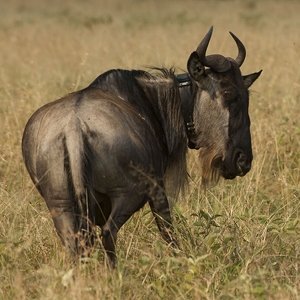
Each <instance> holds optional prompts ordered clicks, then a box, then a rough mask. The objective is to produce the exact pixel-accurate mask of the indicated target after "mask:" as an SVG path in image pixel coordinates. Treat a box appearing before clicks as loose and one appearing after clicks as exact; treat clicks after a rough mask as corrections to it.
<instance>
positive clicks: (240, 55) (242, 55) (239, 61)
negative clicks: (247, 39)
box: [229, 31, 246, 67]
mask: <svg viewBox="0 0 300 300" xmlns="http://www.w3.org/2000/svg"><path fill="white" fill-rule="evenodd" d="M229 33H230V35H231V36H232V37H233V39H234V41H235V42H236V45H237V47H238V49H239V53H238V56H237V58H236V59H235V61H236V62H237V64H238V65H239V67H240V66H241V65H242V64H243V62H244V60H245V58H246V48H245V46H244V45H243V43H242V42H241V41H240V40H239V39H238V38H237V37H236V36H235V35H234V34H233V33H232V32H231V31H229Z"/></svg>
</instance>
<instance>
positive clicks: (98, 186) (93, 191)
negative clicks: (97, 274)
mask: <svg viewBox="0 0 300 300" xmlns="http://www.w3.org/2000/svg"><path fill="white" fill-rule="evenodd" d="M211 35H212V28H211V29H210V30H209V32H208V33H207V34H206V36H205V37H204V39H203V40H202V41H201V43H200V45H199V47H198V48H197V50H196V51H194V52H192V53H191V55H190V57H189V59H188V63H187V69H188V72H187V73H185V74H180V75H176V74H175V73H174V72H173V71H172V70H169V71H168V70H165V69H160V70H157V74H156V75H155V74H151V73H149V72H145V71H136V70H133V71H128V70H110V71H108V72H106V73H104V74H102V75H100V76H99V77H98V78H97V79H96V80H95V81H94V82H93V83H92V84H91V85H90V86H88V87H87V88H85V89H83V90H80V91H78V92H75V93H72V94H69V95H68V96H66V97H64V98H62V99H59V100H57V101H54V102H51V103H49V104H47V105H45V106H43V107H41V108H40V109H38V110H37V111H36V112H35V113H34V114H33V115H32V117H31V118H30V120H29V121H28V123H27V125H26V128H25V131H24V136H23V141H22V149H23V157H24V161H25V164H26V167H27V170H28V172H29V174H30V176H31V178H32V180H33V182H34V184H35V186H36V187H37V189H38V190H39V192H40V194H41V195H42V197H43V198H44V199H45V201H46V203H47V206H48V208H49V210H50V212H51V215H52V218H53V221H54V225H55V227H56V230H57V232H58V234H59V236H60V238H61V240H62V242H63V243H64V245H65V246H66V247H67V248H68V249H69V250H70V251H71V252H72V253H74V254H81V253H83V251H84V250H86V249H88V248H89V246H91V245H92V244H93V234H94V233H93V227H94V226H99V227H100V228H101V230H102V241H103V245H104V248H105V250H106V253H107V257H108V261H109V263H110V264H111V265H114V264H115V260H116V256H115V243H116V237H117V232H118V230H119V229H120V227H121V226H122V225H123V224H124V223H125V222H126V221H127V220H128V219H129V218H130V217H131V216H132V214H133V213H134V212H136V211H137V210H138V209H140V208H141V207H143V206H144V204H145V203H146V202H148V203H149V204H150V207H151V210H152V212H153V214H154V216H155V219H156V222H157V225H158V227H159V230H160V232H161V234H162V236H163V238H164V239H165V240H166V241H167V243H170V244H171V245H173V246H176V245H177V243H176V240H175V238H174V237H173V232H172V223H171V216H170V210H169V204H168V200H167V196H166V192H165V186H166V184H168V185H171V187H172V188H171V190H172V191H173V192H174V195H177V194H178V192H179V191H180V189H182V188H183V187H184V185H185V183H186V178H187V170H186V153H187V149H188V147H190V148H192V149H196V150H199V154H200V161H201V170H202V176H203V183H207V182H209V181H211V180H216V179H217V178H218V177H219V176H220V175H221V176H223V177H224V178H226V179H232V178H234V177H236V176H243V175H245V174H246V173H247V172H248V171H249V170H250V168H251V161H252V149H251V136H250V119H249V115H248V98H249V97H248V96H249V95H248V88H249V86H250V85H251V84H252V83H253V82H254V81H255V80H256V79H257V78H258V76H259V75H260V72H258V73H253V74H250V75H247V76H242V75H241V72H240V69H239V67H240V66H241V64H242V63H243V61H244V58H245V55H246V50H245V47H244V46H243V44H242V43H241V42H240V41H239V39H238V38H237V37H236V36H234V35H233V34H231V35H232V36H233V38H234V40H235V42H236V44H237V46H238V50H239V54H238V56H237V58H236V59H231V58H225V57H223V56H222V55H208V56H206V54H205V53H206V49H207V47H208V44H209V41H210V38H211Z"/></svg>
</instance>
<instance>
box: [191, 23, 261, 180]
mask: <svg viewBox="0 0 300 300" xmlns="http://www.w3.org/2000/svg"><path fill="white" fill-rule="evenodd" d="M230 34H231V36H232V37H233V39H234V40H235V42H236V44H237V47H238V56H237V58H236V59H232V58H225V57H224V56H222V55H219V54H214V55H208V56H206V54H205V53H206V49H207V47H208V44H209V41H210V38H211V35H212V28H211V29H210V30H209V32H208V33H207V34H206V36H205V37H204V39H203V40H202V41H201V43H200V44H199V46H198V48H197V50H196V51H195V52H193V53H192V54H191V55H190V58H189V60H188V63H187V67H188V72H189V74H190V77H191V78H192V81H193V87H194V89H193V93H194V97H195V98H194V101H195V102H194V103H195V106H194V123H195V133H196V134H195V139H194V141H193V143H194V145H195V147H196V148H199V149H200V158H201V161H202V176H203V180H204V183H206V182H207V181H210V180H214V179H217V178H218V177H219V175H221V176H223V177H224V178H225V179H233V178H235V177H236V176H244V175H245V174H246V173H247V172H248V171H249V170H250V168H251V162H252V158H253V156H252V147H251V134H250V118H249V114H248V106H249V92H248V88H249V87H250V86H251V85H252V83H253V82H254V81H255V80H256V79H257V78H258V77H259V75H260V73H261V71H260V72H257V73H253V74H250V75H247V76H242V74H241V71H240V66H241V65H242V63H243V61H244V59H245V56H246V50H245V47H244V45H243V44H242V43H241V41H240V40H239V39H238V38H237V37H236V36H235V35H234V34H233V33H230ZM205 67H206V68H205Z"/></svg>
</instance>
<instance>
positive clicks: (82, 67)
mask: <svg viewBox="0 0 300 300" xmlns="http://www.w3.org/2000/svg"><path fill="white" fill-rule="evenodd" d="M50 3H51V4H50ZM299 15H300V2H299V1H296V0H295V1H292V0H290V1H288V0H284V1H283V0H280V1H271V0H270V1H268V0H262V1H254V0H245V1H237V0H236V1H233V0H227V1H213V0H211V1H195V0H194V1H192V0H184V1H179V0H176V1H167V0H160V1H154V0H153V1H150V0H144V1H138V0H125V1H121V0H117V1H96V0H88V1H79V0H77V1H58V0H55V1H51V2H50V1H48V2H47V1H45V0H44V1H38V0H29V1H21V0H13V1H6V2H5V1H1V4H0V122H1V123H0V124H1V126H0V299H5V300H6V299H143V300H145V299H172V300H173V299H300V222H299V221H300V201H299V200H300V171H299V168H300V59H299V53H300V17H299ZM211 25H214V28H215V31H214V35H213V38H212V41H211V43H210V47H209V50H208V52H209V53H221V54H224V55H225V56H232V57H235V56H236V54H237V49H236V46H235V44H234V41H233V40H232V39H231V37H230V35H229V34H228V31H229V30H230V31H232V32H234V33H235V34H236V35H237V36H238V37H239V38H240V39H241V40H242V41H243V42H244V44H245V45H246V48H247V51H248V55H247V58H246V61H245V63H244V65H243V67H242V71H243V73H244V74H247V73H251V72H254V71H258V70H260V69H263V73H262V76H261V77H260V78H259V79H258V81H257V82H256V83H255V84H254V85H253V87H252V92H251V99H250V114H251V120H252V138H253V151H254V156H255V158H254V161H253V168H252V170H251V172H250V173H249V174H248V175H247V176H246V177H244V178H238V179H236V180H234V181H221V182H220V183H219V184H218V185H217V186H216V187H214V188H211V189H209V190H207V191H206V192H204V191H203V190H201V189H200V185H199V175H200V174H199V167H198V162H197V155H196V152H195V151H191V152H190V156H189V170H190V173H191V176H192V179H191V182H190V185H189V186H190V189H189V191H188V192H187V194H186V195H185V197H184V199H183V198H182V199H180V201H179V202H177V204H176V205H175V206H174V211H173V219H174V225H175V228H176V232H177V237H178V240H179V242H180V244H181V247H182V252H180V253H178V254H174V253H173V252H172V251H170V250H169V249H168V247H167V245H166V244H165V243H164V242H163V241H162V239H161V237H160V235H159V233H158V230H157V228H156V225H155V224H154V222H153V219H152V215H151V213H150V210H149V208H148V207H145V208H144V209H143V210H141V211H140V212H138V213H137V214H135V215H134V217H133V218H132V219H131V220H130V221H129V222H127V223H126V224H125V226H124V227H123V228H122V230H121V232H120V234H119V240H118V246H117V250H118V252H117V253H118V259H119V264H118V268H117V269H116V270H115V271H109V270H108V269H107V268H106V267H105V265H104V263H103V260H104V255H103V252H102V249H101V247H100V246H99V247H98V248H97V249H95V250H94V252H93V254H92V256H91V258H89V259H86V260H85V261H80V262H78V264H77V265H74V264H72V262H71V261H70V260H69V259H68V257H67V255H66V253H65V251H64V249H63V247H62V246H61V243H60V241H59V240H58V237H57V235H56V232H55V231H54V227H53V224H52V220H51V219H50V215H49V213H48V211H47V208H46V205H45V203H44V201H43V200H42V199H41V197H40V196H39V194H38V193H37V191H36V190H35V188H34V187H33V184H32V183H31V181H30V179H29V176H28V174H27V172H26V170H25V168H24V164H23V161H22V156H21V148H20V144H21V137H22V132H23V129H24V126H25V123H26V121H27V120H28V118H29V117H30V115H31V114H32V113H33V112H34V111H35V110H36V109H37V108H38V107H40V106H41V105H43V104H45V103H47V102H49V101H52V100H54V99H57V98H59V97H61V96H63V95H65V94H67V93H69V92H72V91H75V90H78V89H80V88H82V87H85V86H86V85H88V84H89V83H90V82H91V81H92V80H93V79H94V78H95V77H96V76H97V75H98V74H100V73H102V72H103V71H105V70H107V69H111V68H117V67H118V68H126V69H132V68H146V67H147V66H165V67H172V66H175V67H177V70H178V72H181V71H182V70H184V69H185V67H186V60H187V58H188V56H189V54H190V53H191V52H192V51H193V50H194V49H195V48H196V46H197V45H198V43H199V41H200V40H201V39H202V37H203V36H204V34H205V33H206V32H207V30H208V29H209V27H210V26H211Z"/></svg>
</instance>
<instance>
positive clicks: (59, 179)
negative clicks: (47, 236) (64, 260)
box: [35, 147, 83, 256]
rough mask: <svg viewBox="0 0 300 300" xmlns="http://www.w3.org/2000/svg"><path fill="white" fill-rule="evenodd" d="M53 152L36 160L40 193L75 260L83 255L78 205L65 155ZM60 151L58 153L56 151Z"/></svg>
mask: <svg viewBox="0 0 300 300" xmlns="http://www.w3.org/2000/svg"><path fill="white" fill-rule="evenodd" d="M52 150H53V151H51V152H48V153H47V154H44V155H43V156H42V155H41V156H40V157H39V159H38V160H37V176H36V178H37V180H36V182H35V184H36V186H37V188H38V190H39V192H40V193H41V195H42V197H43V198H44V199H45V201H46V204H47V206H48V209H49V211H50V213H51V216H52V219H53V223H54V226H55V229H56V231H57V234H58V236H59V237H60V239H61V241H62V243H63V245H64V246H65V247H66V248H67V249H68V250H69V252H70V253H71V254H72V255H73V256H77V255H79V254H81V252H82V251H81V250H82V249H81V247H80V245H81V244H83V243H82V235H81V234H79V231H80V226H79V224H80V218H79V213H78V211H79V210H78V206H77V205H76V203H77V201H76V198H75V196H74V193H73V191H72V187H71V186H72V185H71V178H70V175H69V174H68V173H67V171H66V169H67V168H66V165H65V164H66V162H65V158H64V155H62V153H61V152H60V151H59V150H61V149H58V150H57V149H56V148H55V147H53V149H52ZM55 150H57V151H55Z"/></svg>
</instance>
